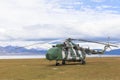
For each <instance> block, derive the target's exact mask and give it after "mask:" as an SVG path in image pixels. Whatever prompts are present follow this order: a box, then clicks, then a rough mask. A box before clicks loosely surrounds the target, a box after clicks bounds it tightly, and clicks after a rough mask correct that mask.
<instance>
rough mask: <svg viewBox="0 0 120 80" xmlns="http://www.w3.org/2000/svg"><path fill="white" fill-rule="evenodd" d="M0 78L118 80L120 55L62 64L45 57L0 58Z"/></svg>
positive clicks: (9, 79)
mask: <svg viewBox="0 0 120 80" xmlns="http://www.w3.org/2000/svg"><path fill="white" fill-rule="evenodd" d="M0 80H120V57H119V58H87V64H86V65H81V64H79V63H67V65H64V66H63V65H61V66H55V61H47V60H45V59H26V60H25V59H24V60H22V59H21V60H19V59H18V60H0Z"/></svg>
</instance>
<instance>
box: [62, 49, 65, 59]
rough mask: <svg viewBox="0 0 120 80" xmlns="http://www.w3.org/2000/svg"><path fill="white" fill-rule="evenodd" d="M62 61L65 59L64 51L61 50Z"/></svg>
mask: <svg viewBox="0 0 120 80" xmlns="http://www.w3.org/2000/svg"><path fill="white" fill-rule="evenodd" d="M62 59H65V50H64V49H62Z"/></svg>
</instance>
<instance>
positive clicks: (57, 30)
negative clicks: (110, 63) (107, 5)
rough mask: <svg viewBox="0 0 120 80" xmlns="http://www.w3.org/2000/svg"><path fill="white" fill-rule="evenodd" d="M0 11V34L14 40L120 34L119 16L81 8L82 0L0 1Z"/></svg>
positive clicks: (115, 36) (3, 37)
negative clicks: (77, 8)
mask: <svg viewBox="0 0 120 80" xmlns="http://www.w3.org/2000/svg"><path fill="white" fill-rule="evenodd" d="M95 1H96V0H95ZM101 1H103V0H97V2H101ZM64 2H65V3H64ZM63 4H64V5H65V6H63ZM76 5H80V7H81V8H80V10H76V9H74V8H75V6H76ZM66 6H68V7H69V9H66V8H65V7H66ZM84 6H85V5H84ZM0 11H1V13H0V33H2V34H5V35H10V36H11V37H13V38H15V39H37V38H67V37H88V36H89V37H107V36H111V37H114V38H118V37H117V36H118V35H120V33H119V31H120V27H119V26H120V23H119V21H120V15H119V14H113V13H111V12H108V11H103V12H101V13H99V12H97V11H95V10H94V9H91V8H88V7H83V2H82V1H81V2H80V1H77V0H75V1H73V0H70V1H68V0H66V1H64V0H62V1H61V0H51V1H49V0H1V1H0ZM5 35H2V36H0V39H8V38H10V37H8V36H5Z"/></svg>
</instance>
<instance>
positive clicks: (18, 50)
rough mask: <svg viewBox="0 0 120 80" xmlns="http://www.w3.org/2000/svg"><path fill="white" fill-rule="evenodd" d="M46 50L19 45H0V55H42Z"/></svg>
mask: <svg viewBox="0 0 120 80" xmlns="http://www.w3.org/2000/svg"><path fill="white" fill-rule="evenodd" d="M45 53H46V50H38V49H26V48H24V47H18V46H6V47H1V46H0V55H42V54H45Z"/></svg>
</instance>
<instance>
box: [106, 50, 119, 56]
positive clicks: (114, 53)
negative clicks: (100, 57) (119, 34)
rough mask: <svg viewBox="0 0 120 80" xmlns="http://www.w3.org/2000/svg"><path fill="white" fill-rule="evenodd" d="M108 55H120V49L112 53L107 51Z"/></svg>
mask: <svg viewBox="0 0 120 80" xmlns="http://www.w3.org/2000/svg"><path fill="white" fill-rule="evenodd" d="M105 54H106V55H120V49H114V50H111V51H106V52H105Z"/></svg>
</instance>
